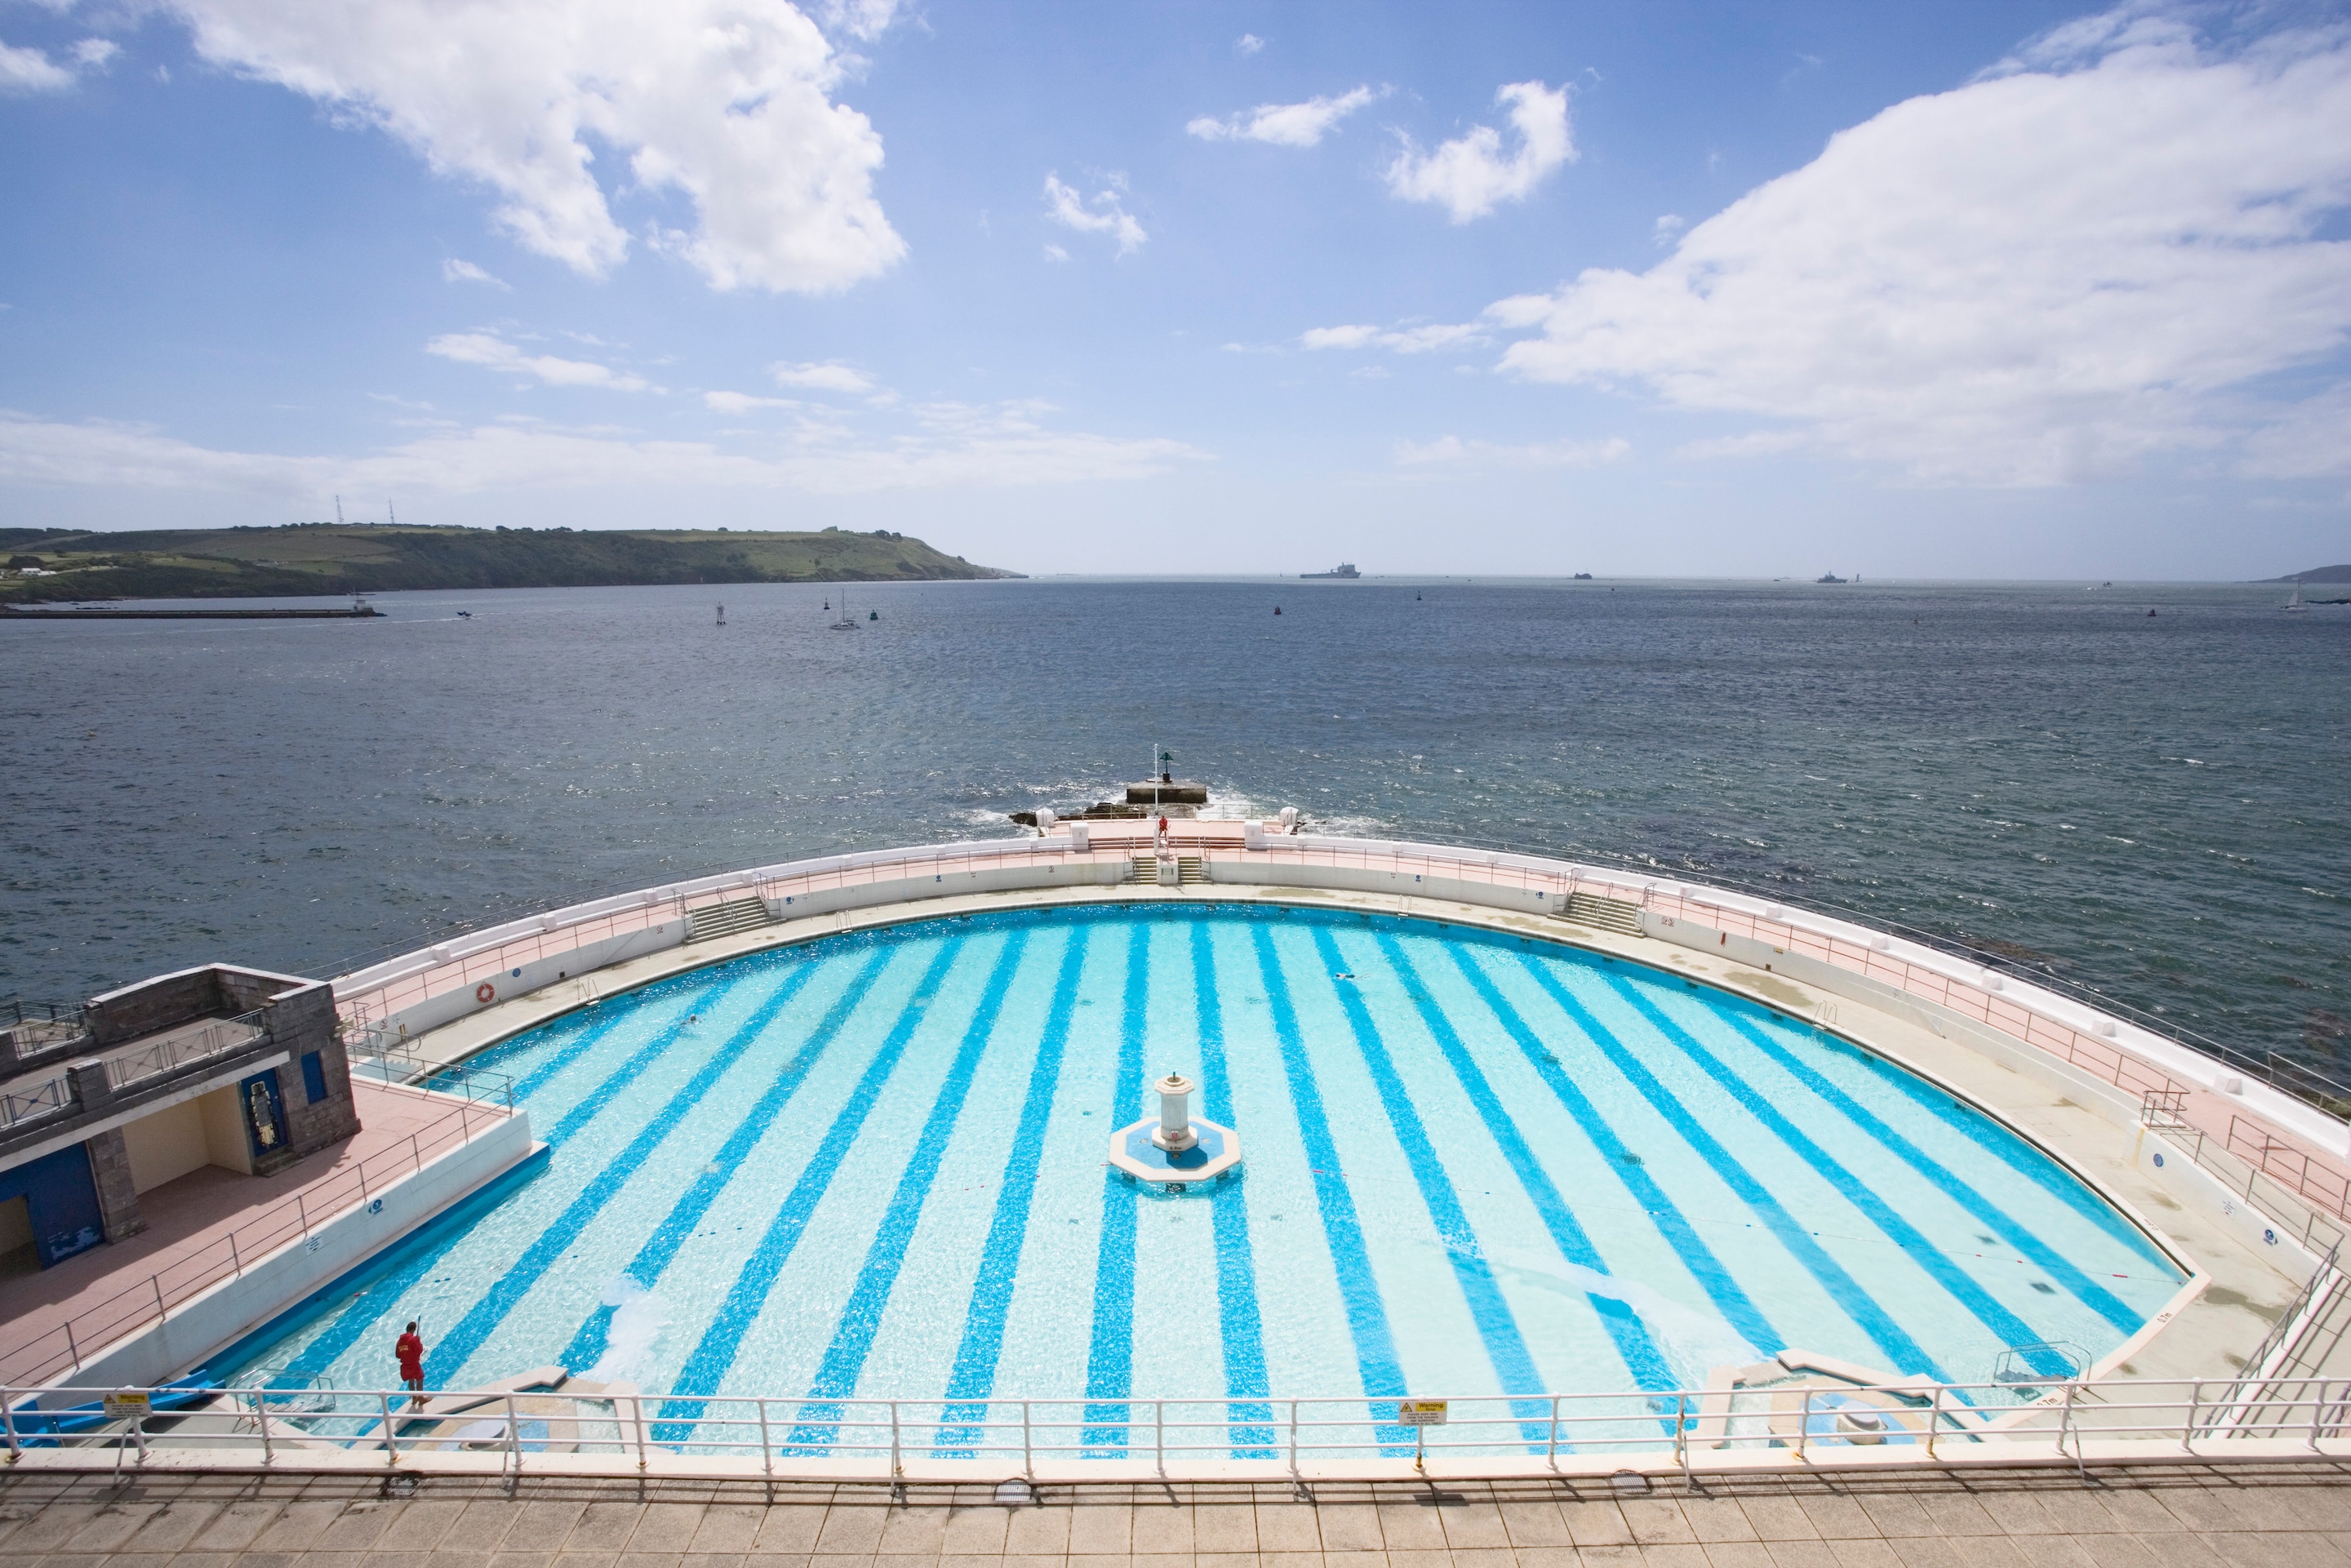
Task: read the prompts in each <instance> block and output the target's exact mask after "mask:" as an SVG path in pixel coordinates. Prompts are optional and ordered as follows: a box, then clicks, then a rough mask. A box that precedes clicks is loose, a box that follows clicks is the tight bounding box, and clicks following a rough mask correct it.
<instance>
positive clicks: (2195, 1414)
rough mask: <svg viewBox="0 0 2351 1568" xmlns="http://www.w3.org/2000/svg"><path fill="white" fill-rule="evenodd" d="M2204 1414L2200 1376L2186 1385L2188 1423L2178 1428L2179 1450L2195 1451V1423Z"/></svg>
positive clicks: (2189, 1452) (2185, 1451) (2184, 1451)
mask: <svg viewBox="0 0 2351 1568" xmlns="http://www.w3.org/2000/svg"><path fill="white" fill-rule="evenodd" d="M2203 1414H2204V1383H2203V1380H2202V1379H2201V1378H2199V1379H2198V1380H2197V1381H2196V1382H2194V1383H2191V1384H2189V1385H2188V1424H2187V1425H2186V1426H2184V1427H2181V1428H2180V1429H2179V1451H2180V1452H2181V1453H2183V1454H2192V1453H2194V1452H2195V1451H2196V1448H2195V1443H2196V1423H2197V1422H2198V1420H2199V1419H2200V1418H2201V1417H2202V1416H2203Z"/></svg>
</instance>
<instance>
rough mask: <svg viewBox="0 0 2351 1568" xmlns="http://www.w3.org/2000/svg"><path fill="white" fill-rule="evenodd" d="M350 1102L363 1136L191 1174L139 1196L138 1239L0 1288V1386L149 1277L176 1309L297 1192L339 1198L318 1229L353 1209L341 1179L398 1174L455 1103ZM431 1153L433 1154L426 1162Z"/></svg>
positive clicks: (410, 1096) (373, 1093) (365, 1092)
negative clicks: (249, 1165) (271, 1170)
mask: <svg viewBox="0 0 2351 1568" xmlns="http://www.w3.org/2000/svg"><path fill="white" fill-rule="evenodd" d="M351 1096H352V1099H353V1101H354V1102H355V1103H356V1104H357V1106H358V1109H359V1115H360V1131H359V1132H358V1133H356V1134H353V1135H352V1136H350V1137H348V1138H344V1139H342V1140H340V1142H337V1143H332V1144H329V1145H327V1146H326V1147H325V1148H323V1149H319V1150H317V1151H315V1152H313V1153H311V1154H308V1155H304V1156H303V1157H302V1158H301V1159H299V1160H298V1161H296V1162H295V1163H294V1164H293V1165H290V1166H287V1167H286V1168H285V1169H284V1170H282V1171H279V1172H278V1173H277V1175H275V1176H239V1175H237V1174H236V1173H235V1172H234V1171H226V1170H222V1169H220V1168H218V1167H217V1166H204V1167H203V1168H202V1169H199V1170H194V1171H191V1172H189V1173H188V1174H187V1175H186V1176H181V1177H179V1178H178V1179H177V1180H175V1181H168V1182H165V1183H164V1184H163V1185H162V1186H158V1187H153V1188H151V1189H149V1190H148V1191H146V1192H143V1193H141V1194H140V1195H139V1205H140V1209H141V1213H143V1214H144V1215H145V1216H146V1217H147V1228H146V1229H145V1230H143V1231H141V1232H140V1233H139V1234H138V1235H136V1236H132V1237H129V1238H127V1239H123V1240H121V1241H116V1242H110V1243H109V1244H108V1245H106V1246H103V1247H93V1248H91V1249H89V1251H87V1252H83V1253H80V1254H78V1255H77V1256H75V1257H72V1258H68V1259H67V1260H65V1261H64V1262H62V1263H59V1264H58V1265H57V1266H56V1267H55V1268H52V1269H44V1270H40V1271H39V1272H38V1273H35V1274H20V1275H17V1276H16V1277H14V1278H11V1279H7V1280H5V1281H0V1379H5V1378H9V1377H16V1376H21V1375H26V1372H25V1366H20V1365H18V1364H16V1363H17V1362H18V1361H20V1360H21V1361H23V1362H24V1363H25V1365H33V1364H43V1365H46V1362H45V1360H44V1358H47V1357H52V1356H53V1355H54V1352H55V1346H54V1344H53V1343H51V1342H50V1341H49V1340H47V1339H45V1338H44V1337H43V1336H45V1335H52V1334H53V1333H54V1332H55V1331H56V1330H57V1327H58V1325H60V1324H62V1323H64V1322H66V1321H67V1320H68V1318H71V1319H74V1320H76V1321H77V1322H82V1321H84V1320H85V1319H92V1318H94V1319H95V1320H102V1321H106V1322H114V1321H115V1319H116V1317H117V1316H119V1309H118V1310H117V1311H116V1312H113V1313H110V1312H107V1311H106V1310H105V1309H103V1308H102V1306H101V1303H104V1302H106V1301H110V1300H112V1299H114V1298H116V1297H118V1296H120V1294H121V1293H122V1292H123V1291H131V1290H136V1289H139V1288H140V1287H141V1286H144V1285H145V1284H146V1281H148V1280H149V1279H150V1278H151V1277H152V1276H154V1275H156V1274H159V1273H161V1274H162V1275H163V1276H164V1293H165V1295H166V1296H167V1297H168V1298H171V1299H172V1300H173V1301H174V1302H175V1304H176V1299H177V1296H178V1293H179V1289H180V1287H182V1286H183V1285H184V1284H187V1283H188V1282H190V1281H196V1280H199V1279H201V1278H204V1277H205V1276H204V1275H203V1274H202V1273H201V1271H200V1270H198V1269H197V1267H196V1264H197V1261H198V1260H202V1259H205V1258H211V1257H214V1255H215V1254H221V1253H223V1252H225V1243H224V1240H223V1239H224V1238H225V1237H226V1236H227V1235H228V1233H229V1232H230V1231H231V1230H234V1229H235V1228H237V1227H238V1226H240V1225H244V1224H246V1223H247V1222H248V1221H250V1220H252V1219H253V1218H255V1217H256V1215H257V1214H259V1213H260V1212H261V1211H263V1210H265V1209H267V1208H268V1207H270V1206H272V1205H274V1204H279V1203H284V1202H287V1200H289V1199H291V1198H292V1197H294V1195H295V1194H296V1193H305V1194H311V1195H316V1194H318V1193H321V1192H331V1194H333V1195H334V1196H333V1197H332V1200H331V1202H317V1199H316V1198H315V1196H314V1199H313V1201H314V1202H317V1207H316V1209H315V1211H314V1212H313V1213H312V1214H311V1216H310V1218H312V1219H313V1220H314V1221H315V1220H319V1219H324V1218H328V1217H329V1216H330V1215H331V1214H333V1213H334V1212H335V1210H336V1209H338V1208H340V1207H344V1206H346V1205H348V1204H350V1203H354V1202H357V1201H358V1199H357V1197H356V1196H354V1195H352V1194H351V1193H350V1186H351V1184H350V1181H349V1180H339V1179H338V1178H340V1177H344V1176H346V1175H347V1173H348V1172H349V1171H350V1168H351V1167H352V1166H357V1165H358V1164H360V1162H361V1161H363V1160H364V1161H369V1162H371V1164H370V1165H369V1166H368V1169H369V1171H370V1172H371V1173H373V1172H376V1171H378V1170H379V1169H381V1170H382V1171H384V1172H385V1173H387V1174H388V1175H396V1174H399V1172H398V1165H399V1156H398V1154H397V1153H396V1151H399V1150H401V1149H402V1148H404V1147H405V1146H406V1145H408V1143H409V1141H410V1139H411V1138H412V1137H413V1136H416V1135H418V1134H423V1136H424V1137H425V1139H426V1140H427V1141H428V1142H429V1141H430V1139H431V1138H432V1135H433V1134H431V1133H430V1132H429V1131H427V1129H430V1128H433V1127H436V1126H438V1125H440V1124H442V1123H443V1122H444V1121H445V1120H446V1119H447V1117H448V1116H449V1114H450V1113H451V1112H452V1110H453V1109H455V1105H456V1103H457V1102H455V1100H452V1099H450V1098H448V1097H446V1096H444V1095H430V1096H428V1095H423V1094H419V1093H415V1092H408V1091H403V1090H395V1089H386V1088H382V1087H381V1086H379V1085H376V1084H372V1083H363V1082H354V1083H353V1084H352V1085H351ZM480 1120H481V1117H480V1115H478V1114H476V1116H475V1121H476V1122H477V1123H478V1122H479V1121H480ZM449 1146H451V1145H444V1146H443V1147H444V1150H445V1149H446V1148H447V1147H449ZM378 1155H388V1156H390V1158H389V1159H388V1160H378V1159H377V1157H376V1156H378ZM433 1155H434V1151H433V1150H431V1149H427V1150H425V1151H424V1157H425V1158H426V1159H428V1160H429V1159H431V1158H432V1157H433ZM329 1184H332V1186H331V1187H330V1186H329ZM247 1261H248V1262H250V1261H253V1260H252V1259H251V1258H249V1257H248V1259H247ZM20 1346H31V1347H34V1348H33V1349H32V1350H30V1351H27V1352H26V1354H24V1355H23V1356H21V1357H20V1356H16V1355H14V1354H11V1353H12V1352H14V1351H15V1350H16V1348H17V1347H20ZM82 1348H83V1349H84V1351H85V1352H87V1351H89V1350H91V1349H94V1348H96V1347H95V1346H94V1345H92V1344H89V1343H85V1344H84V1345H83V1347H82Z"/></svg>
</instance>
